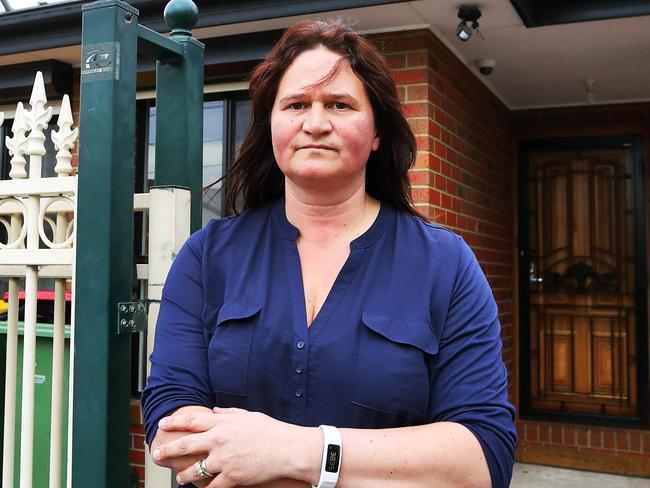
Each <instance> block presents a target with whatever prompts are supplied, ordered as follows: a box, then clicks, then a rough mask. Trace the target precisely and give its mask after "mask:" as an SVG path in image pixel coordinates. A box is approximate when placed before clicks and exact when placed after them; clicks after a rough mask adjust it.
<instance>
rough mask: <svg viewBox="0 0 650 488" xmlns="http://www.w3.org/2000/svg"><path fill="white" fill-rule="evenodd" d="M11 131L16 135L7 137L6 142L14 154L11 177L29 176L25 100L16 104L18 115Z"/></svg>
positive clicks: (10, 151) (21, 177)
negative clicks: (26, 155)
mask: <svg viewBox="0 0 650 488" xmlns="http://www.w3.org/2000/svg"><path fill="white" fill-rule="evenodd" d="M11 131H12V132H13V134H14V136H13V137H9V136H7V137H6V138H5V144H6V145H7V149H9V154H11V156H12V158H11V171H9V177H10V178H11V179H14V180H16V179H23V178H27V172H26V171H25V164H27V161H25V151H26V150H27V137H25V132H27V123H26V122H25V110H24V109H23V102H18V105H17V106H16V115H15V116H14V123H13V125H12V126H11Z"/></svg>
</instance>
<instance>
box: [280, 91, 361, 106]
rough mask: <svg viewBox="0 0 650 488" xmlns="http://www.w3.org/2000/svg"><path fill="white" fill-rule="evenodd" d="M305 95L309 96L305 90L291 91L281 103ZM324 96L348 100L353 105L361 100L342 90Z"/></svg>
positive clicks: (330, 98) (298, 98)
mask: <svg viewBox="0 0 650 488" xmlns="http://www.w3.org/2000/svg"><path fill="white" fill-rule="evenodd" d="M305 96H307V93H305V92H301V93H290V94H289V95H285V96H284V97H282V98H281V99H280V102H279V103H286V102H288V101H291V100H300V99H301V98H304V97H305ZM323 98H325V99H327V100H337V101H339V100H340V101H344V102H348V103H350V104H351V105H353V104H358V103H359V100H357V99H356V98H355V97H353V96H352V95H350V94H349V93H345V92H340V93H337V92H326V93H325V94H324V96H323Z"/></svg>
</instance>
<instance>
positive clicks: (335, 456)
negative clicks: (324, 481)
mask: <svg viewBox="0 0 650 488" xmlns="http://www.w3.org/2000/svg"><path fill="white" fill-rule="evenodd" d="M340 457H341V446H337V445H336V444H328V445H327V460H326V461H325V471H327V472H328V473H336V472H337V471H338V470H339V460H340Z"/></svg>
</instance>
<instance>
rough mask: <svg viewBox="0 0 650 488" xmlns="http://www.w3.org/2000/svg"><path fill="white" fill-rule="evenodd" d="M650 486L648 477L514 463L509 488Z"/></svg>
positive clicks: (638, 487)
mask: <svg viewBox="0 0 650 488" xmlns="http://www.w3.org/2000/svg"><path fill="white" fill-rule="evenodd" d="M546 487H549V488H594V487H598V488H650V478H637V477H634V476H619V475H614V474H604V473H594V472H592V471H578V470H576V469H564V468H553V467H550V466H540V465H538V464H525V463H516V464H515V472H514V475H513V477H512V483H511V484H510V488H546Z"/></svg>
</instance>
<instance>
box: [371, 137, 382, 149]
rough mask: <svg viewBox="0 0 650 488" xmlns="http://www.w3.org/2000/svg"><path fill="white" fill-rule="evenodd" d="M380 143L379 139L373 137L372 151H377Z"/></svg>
mask: <svg viewBox="0 0 650 488" xmlns="http://www.w3.org/2000/svg"><path fill="white" fill-rule="evenodd" d="M380 142H381V139H379V137H378V136H376V135H375V138H374V139H373V140H372V150H373V151H376V150H377V149H379V144H380Z"/></svg>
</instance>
